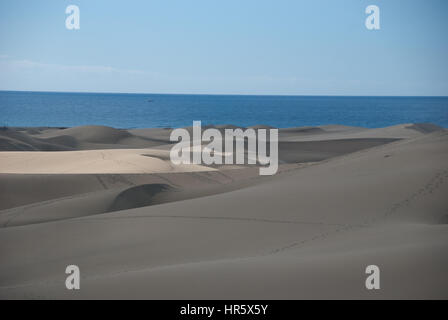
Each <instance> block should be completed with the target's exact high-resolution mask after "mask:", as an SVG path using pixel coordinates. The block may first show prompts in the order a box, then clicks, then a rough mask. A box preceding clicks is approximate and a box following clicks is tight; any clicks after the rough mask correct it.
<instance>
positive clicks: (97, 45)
mask: <svg viewBox="0 0 448 320" xmlns="http://www.w3.org/2000/svg"><path fill="white" fill-rule="evenodd" d="M70 4H74V5H77V6H79V8H80V26H81V28H80V30H68V29H66V27H65V19H66V17H67V15H66V14H65V9H66V7H67V6H68V5H70ZM368 5H377V6H378V7H379V8H380V18H381V29H380V30H374V31H370V30H367V28H366V27H365V25H364V23H365V19H366V17H367V14H366V13H365V9H366V7H367V6H368ZM447 33H448V1H446V0H407V1H402V0H369V1H364V0H339V1H335V0H307V1H300V0H290V1H286V0H275V1H274V0H225V1H224V0H219V1H218V0H192V1H185V0H169V1H167V0H154V1H152V0H150V1H148V0H128V1H113V0H94V1H92V0H70V1H68V0H59V1H54V0H39V1H29V0H1V1H0V90H35V91H91V92H142V93H206V94H285V95H286V94H292V95H301V94H303V95H321V94H323V95H448V59H447V57H448V36H447Z"/></svg>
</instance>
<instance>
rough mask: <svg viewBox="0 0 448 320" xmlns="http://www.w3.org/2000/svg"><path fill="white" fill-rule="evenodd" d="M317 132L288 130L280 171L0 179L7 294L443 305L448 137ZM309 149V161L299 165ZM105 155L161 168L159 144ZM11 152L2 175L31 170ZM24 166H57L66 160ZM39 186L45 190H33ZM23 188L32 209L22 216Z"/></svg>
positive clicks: (431, 132) (0, 272) (403, 130)
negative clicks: (75, 285) (77, 279)
mask: <svg viewBox="0 0 448 320" xmlns="http://www.w3.org/2000/svg"><path fill="white" fill-rule="evenodd" d="M319 128H320V129H321V130H314V129H312V130H309V129H305V130H301V129H298V130H296V129H289V131H286V132H285V133H283V136H282V139H283V140H282V139H281V143H280V145H282V143H283V144H284V145H283V146H282V148H280V149H281V150H283V151H281V152H280V153H281V154H280V158H282V157H283V159H290V161H291V162H292V163H291V164H284V165H282V169H281V171H280V173H279V174H277V175H276V176H273V177H266V178H259V177H257V174H256V172H257V171H256V170H254V169H253V168H241V169H227V170H222V169H219V170H217V169H215V171H210V172H209V171H205V172H203V171H199V172H178V173H175V172H171V171H167V172H166V173H152V174H151V173H149V174H101V175H95V174H86V175H61V174H60V173H61V172H59V174H54V175H24V174H23V171H20V172H22V174H2V175H0V182H1V183H0V187H1V188H2V189H1V190H2V191H4V192H5V193H7V194H10V195H11V197H12V198H11V200H10V203H9V207H8V208H9V209H8V210H3V211H0V222H1V223H2V225H3V227H2V228H0V252H2V260H1V262H0V297H2V298H23V297H28V298H70V299H78V298H153V299H164V298H168V299H169V298H180V299H196V298H198V299H210V298H225V299H277V298H284V299H296V298H363V299H364V298H365V299H377V298H436V299H440V298H444V299H446V298H448V290H447V288H448V283H447V278H446V269H447V267H448V255H447V254H446V252H448V251H447V249H448V232H447V231H448V229H447V228H448V227H447V224H446V222H447V221H448V218H447V217H448V216H447V212H448V211H447V208H448V201H447V198H446V194H447V191H448V183H447V182H448V132H447V131H446V130H440V128H434V127H432V126H421V125H418V126H413V125H403V126H395V127H391V128H383V129H363V128H347V127H339V126H328V127H325V126H324V127H319ZM319 128H318V129H319ZM302 129H303V128H302ZM160 130H162V129H160ZM160 130H159V129H156V130H155V132H156V134H157V135H159V136H158V138H157V139H158V140H163V139H159V138H161V136H160V135H161V134H162V133H161V131H160ZM150 132H151V130H147V131H143V132H140V134H141V135H142V136H143V135H145V138H146V139H149V135H150ZM132 135H135V136H137V134H136V133H135V131H132ZM77 139H79V138H77ZM313 140H315V143H313V142H312V141H313ZM330 140H331V141H330ZM102 142H103V141H102ZM287 146H289V147H287ZM288 149H289V150H291V149H293V150H292V151H291V154H292V155H291V154H288V153H287V151H288ZM307 150H308V151H309V155H310V159H311V158H313V159H315V162H313V163H308V164H298V163H296V161H297V162H306V159H305V160H304V159H303V158H300V157H298V155H300V154H302V153H303V152H304V151H307ZM109 151H110V152H111V153H110V157H116V159H122V158H120V157H124V159H130V161H131V162H132V163H134V162H136V163H138V164H139V165H143V164H144V163H149V162H151V165H150V166H151V167H152V168H157V170H164V168H165V167H164V166H165V164H163V163H164V162H163V160H162V159H161V158H162V157H160V158H157V157H156V155H157V154H158V155H162V153H163V152H164V150H155V149H151V150H150V151H149V154H150V153H151V152H154V154H153V155H150V156H149V157H147V158H149V159H144V157H145V156H141V152H142V150H141V149H132V150H109ZM146 151H148V150H146ZM74 152H85V151H74ZM89 152H91V151H89ZM95 152H97V153H100V152H103V150H97V151H95ZM66 153H67V152H54V154H61V157H62V156H64V154H66ZM70 153H72V152H70ZM4 154H5V155H7V156H10V157H12V158H14V157H15V158H14V159H15V161H12V160H7V159H8V157H7V156H2V157H1V158H0V159H2V160H1V161H4V162H2V163H5V164H7V166H6V167H4V166H3V165H0V168H2V169H1V170H4V169H3V168H9V169H8V170H18V168H19V167H18V166H21V167H20V170H25V169H26V166H24V165H23V164H20V162H17V161H18V160H19V159H25V158H26V157H28V156H24V157H18V156H16V155H15V154H14V153H9V152H5V153H4ZM24 154H36V155H37V158H39V157H40V155H39V154H40V152H29V153H24ZM24 154H23V155H24ZM52 154H53V153H52ZM319 154H323V155H322V157H320V158H318V157H317V156H318V155H319ZM0 155H1V154H0ZM85 156H86V155H85V154H82V153H81V154H79V155H77V156H76V157H78V158H77V159H78V160H79V161H82V159H83V157H85ZM311 156H312V157H311ZM135 157H137V158H135ZM152 157H153V158H152ZM140 158H143V159H144V160H141V159H140ZM34 159H36V158H34ZM61 159H62V158H61ZM114 159H115V158H114ZM137 159H138V160H137ZM44 160H45V161H44ZM27 161H29V162H28V163H31V164H33V166H34V168H36V167H40V168H46V170H50V169H51V168H55V167H57V166H62V167H59V168H60V169H61V168H62V169H66V167H64V166H66V165H65V164H64V163H65V162H67V163H68V162H70V161H72V160H69V159H67V158H64V159H63V161H62V163H60V162H58V161H54V162H52V165H51V166H50V165H48V166H47V164H46V163H47V162H48V161H50V160H49V159H48V158H42V159H40V160H33V158H32V157H30V158H27ZM33 161H35V162H33ZM36 161H37V162H36ZM39 161H40V162H39ZM123 161H124V160H123ZM140 161H143V162H140ZM147 161H149V162H147ZM285 161H286V160H285ZM16 162H17V163H18V164H15V163H16ZM70 165H72V164H70ZM103 165H104V163H103ZM45 166H47V167H45ZM124 166H125V167H126V164H124ZM71 168H72V169H71V170H75V169H76V168H80V167H76V166H74V165H73V167H71ZM91 168H94V166H93V167H92V166H91ZM111 168H114V166H113V165H111ZM97 169H98V170H99V169H100V166H98V167H95V170H97ZM184 169H185V168H183V169H182V170H184ZM27 170H30V169H27ZM40 170H42V169H40ZM76 170H80V169H76ZM2 172H4V171H2ZM160 172H162V171H160ZM98 177H100V179H99V180H98V179H97V178H98ZM33 180H34V181H35V182H34V183H35V184H34V186H38V185H39V184H41V183H43V182H46V183H47V184H48V187H47V188H48V192H47V193H49V194H51V195H48V194H46V192H45V189H46V188H42V189H43V190H39V191H36V192H35V193H36V194H35V195H32V194H31V193H33V192H32V190H33V182H31V181H33ZM26 181H30V186H27V187H24V189H23V195H26V196H24V197H29V199H28V200H29V201H31V202H32V203H29V204H28V205H26V204H19V205H20V206H21V207H18V206H17V204H18V203H20V201H21V200H20V197H19V196H17V195H16V197H17V198H14V194H16V193H17V192H20V185H23V184H25V183H24V182H26ZM70 181H73V184H72V185H70V186H67V185H66V184H67V183H68V184H70ZM7 184H9V185H11V189H9V187H8V185H7ZM58 185H60V186H61V190H58ZM212 186H215V188H216V189H215V190H212V189H213V188H212ZM83 190H85V192H83ZM46 197H48V199H46V200H43V199H45V198H46ZM76 199H77V200H76ZM11 206H16V208H14V207H11ZM135 206H137V207H135ZM115 210H118V211H115ZM69 264H76V265H78V266H79V267H80V269H81V277H82V281H81V290H80V291H77V292H73V291H68V290H66V289H65V288H64V285H63V284H64V281H65V276H66V275H65V273H64V271H65V267H66V266H67V265H69ZM370 264H376V265H378V266H379V267H380V268H381V290H378V291H368V290H366V289H365V287H364V281H365V278H366V275H365V267H366V266H367V265H370Z"/></svg>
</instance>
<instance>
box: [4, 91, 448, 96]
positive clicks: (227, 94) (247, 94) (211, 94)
mask: <svg viewBox="0 0 448 320" xmlns="http://www.w3.org/2000/svg"><path fill="white" fill-rule="evenodd" d="M0 92H25V93H74V94H129V95H132V94H135V95H179V96H182V95H183V96H187V95H190V96H254V97H260V96H261V97H263V96H264V97H353V98H356V97H378V98H448V95H446V96H440V95H415V96H412V95H411V96H409V95H347V94H254V93H252V94H251V93H157V92H152V93H149V92H146V93H145V92H110V91H109V92H106V91H103V92H100V91H56V90H54V91H52V90H42V91H40V90H3V89H0Z"/></svg>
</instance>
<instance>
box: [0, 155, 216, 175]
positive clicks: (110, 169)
mask: <svg viewBox="0 0 448 320" xmlns="http://www.w3.org/2000/svg"><path fill="white" fill-rule="evenodd" d="M149 153H151V154H161V153H163V151H160V150H157V151H153V150H150V149H107V150H82V151H57V152H36V151H11V152H1V153H0V173H16V174H32V173H39V174H61V173H65V174H75V173H76V174H88V173H90V174H91V173H161V172H196V171H216V169H213V168H208V167H206V166H201V165H193V164H191V165H173V164H172V163H171V162H170V161H169V160H162V159H159V158H157V157H154V156H148V155H147V154H149ZM165 156H166V155H165Z"/></svg>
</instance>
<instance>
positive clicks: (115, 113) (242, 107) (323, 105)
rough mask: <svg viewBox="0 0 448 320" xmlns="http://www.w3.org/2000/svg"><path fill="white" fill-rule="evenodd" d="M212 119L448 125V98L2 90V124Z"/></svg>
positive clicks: (134, 124) (119, 124) (153, 123)
mask: <svg viewBox="0 0 448 320" xmlns="http://www.w3.org/2000/svg"><path fill="white" fill-rule="evenodd" d="M193 120H201V121H202V123H203V125H206V124H234V125H238V126H244V127H246V126H251V125H257V124H263V125H271V126H275V127H279V128H285V127H295V126H314V125H325V124H341V125H348V126H362V127H369V128H378V127H386V126H391V125H395V124H400V123H420V122H431V123H434V124H437V125H439V126H442V127H445V128H446V127H448V97H342V96H337V97H336V96H244V95H176V94H166V95H165V94H111V93H54V92H52V93H50V92H13V91H0V126H49V127H72V126H80V125H92V124H95V125H105V126H111V127H115V128H150V127H184V126H191V125H192V122H193Z"/></svg>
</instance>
